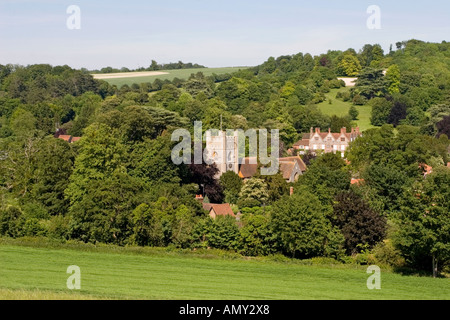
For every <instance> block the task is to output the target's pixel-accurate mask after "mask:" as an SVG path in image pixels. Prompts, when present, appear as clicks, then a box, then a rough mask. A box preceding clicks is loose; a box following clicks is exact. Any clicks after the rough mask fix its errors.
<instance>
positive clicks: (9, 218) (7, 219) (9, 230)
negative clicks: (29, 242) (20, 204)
mask: <svg viewBox="0 0 450 320" xmlns="http://www.w3.org/2000/svg"><path fill="white" fill-rule="evenodd" d="M23 223H24V218H23V215H22V211H20V210H19V208H16V207H9V208H7V209H6V210H0V235H3V236H9V237H13V238H16V237H20V236H21V235H22V231H21V230H22V225H23Z"/></svg>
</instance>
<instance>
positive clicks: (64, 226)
mask: <svg viewBox="0 0 450 320" xmlns="http://www.w3.org/2000/svg"><path fill="white" fill-rule="evenodd" d="M68 229H69V219H68V218H66V217H64V216H62V215H57V216H54V217H52V218H51V219H50V220H49V223H48V226H47V236H48V237H49V238H52V239H59V240H68V239H69V231H68Z"/></svg>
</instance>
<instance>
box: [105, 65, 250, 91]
mask: <svg viewBox="0 0 450 320" xmlns="http://www.w3.org/2000/svg"><path fill="white" fill-rule="evenodd" d="M246 68H247V67H225V68H195V69H178V70H160V72H167V73H168V74H162V75H155V76H147V77H130V78H117V79H105V81H107V82H108V83H110V84H111V85H116V86H117V87H119V88H120V87H121V86H123V85H124V84H127V85H129V86H131V85H132V84H133V83H137V84H141V83H146V82H153V81H155V79H160V80H170V81H172V80H173V79H174V78H179V79H184V80H187V79H188V78H189V77H190V75H191V74H192V73H194V74H195V73H197V72H203V74H204V75H205V76H210V75H213V74H214V73H215V74H226V73H232V72H236V71H239V70H243V69H246Z"/></svg>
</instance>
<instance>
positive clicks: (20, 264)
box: [0, 242, 450, 300]
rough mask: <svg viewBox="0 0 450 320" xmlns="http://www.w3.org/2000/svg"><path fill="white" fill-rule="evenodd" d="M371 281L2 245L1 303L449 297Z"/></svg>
mask: <svg viewBox="0 0 450 320" xmlns="http://www.w3.org/2000/svg"><path fill="white" fill-rule="evenodd" d="M0 243H1V242H0ZM233 257H234V258H233ZM71 265H76V266H78V267H79V268H80V274H81V278H80V279H81V281H80V284H81V289H80V290H69V289H68V288H67V279H68V278H69V277H70V276H71V274H69V273H67V268H68V267H69V266H71ZM370 275H371V274H368V273H366V267H364V266H357V265H340V264H336V265H305V264H302V263H301V262H300V261H295V260H289V259H287V260H286V261H271V260H267V259H248V258H244V257H239V256H237V255H236V256H230V257H219V256H215V257H214V256H212V255H210V256H208V255H203V256H202V255H196V254H189V253H188V254H186V253H183V254H178V253H167V252H164V251H162V250H156V251H155V250H148V251H145V250H143V251H140V250H136V249H132V248H130V250H128V248H118V249H117V250H116V249H114V248H112V249H107V250H102V249H101V248H99V249H98V250H97V249H96V248H95V247H88V248H87V249H86V248H83V246H80V247H79V248H64V246H63V245H62V246H59V247H55V248H52V247H39V246H26V245H25V246H24V245H13V244H5V243H3V244H0V299H18V300H32V299H40V300H46V299H48V300H53V299H58V300H59V299H150V300H184V299H187V300H249V299H251V300H309V299H323V300H325V299H346V300H349V299H355V300H366V299H390V300H393V299H401V300H412V299H426V300H427V299H440V300H442V299H449V298H450V279H433V278H429V277H417V276H402V275H400V274H395V273H392V272H389V271H384V270H383V269H382V271H381V289H380V290H369V289H368V288H367V285H366V283H367V279H368V278H369V276H370Z"/></svg>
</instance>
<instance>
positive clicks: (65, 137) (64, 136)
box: [58, 134, 72, 142]
mask: <svg viewBox="0 0 450 320" xmlns="http://www.w3.org/2000/svg"><path fill="white" fill-rule="evenodd" d="M71 137H72V136H71V135H67V134H61V135H60V136H59V137H58V138H59V139H63V140H64V141H67V142H70V138H71Z"/></svg>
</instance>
